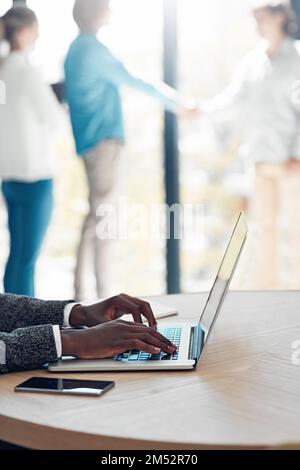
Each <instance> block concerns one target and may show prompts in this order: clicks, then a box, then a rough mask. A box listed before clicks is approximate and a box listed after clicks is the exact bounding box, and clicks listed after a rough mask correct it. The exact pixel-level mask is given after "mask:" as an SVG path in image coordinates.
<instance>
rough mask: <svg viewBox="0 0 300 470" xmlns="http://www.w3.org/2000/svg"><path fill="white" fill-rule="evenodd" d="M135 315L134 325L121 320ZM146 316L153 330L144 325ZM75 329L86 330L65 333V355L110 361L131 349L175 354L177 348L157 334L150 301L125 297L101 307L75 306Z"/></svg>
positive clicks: (72, 315)
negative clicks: (125, 316) (111, 358)
mask: <svg viewBox="0 0 300 470" xmlns="http://www.w3.org/2000/svg"><path fill="white" fill-rule="evenodd" d="M124 314H131V315H132V317H133V323H131V322H127V321H123V320H121V317H122V316H123V315H124ZM143 317H144V318H146V319H147V320H148V323H149V327H148V326H144V325H143ZM69 322H70V325H71V326H72V327H79V326H86V327H88V328H86V329H78V330H76V329H74V330H69V331H68V330H65V331H61V339H62V354H63V356H74V357H77V358H79V359H107V358H110V357H113V356H115V355H117V354H121V353H124V352H126V351H129V350H133V349H134V350H138V351H144V352H147V353H149V354H159V353H160V352H161V351H163V352H166V353H167V354H173V353H174V352H175V351H176V346H175V345H174V344H172V343H171V342H170V341H169V340H168V339H166V338H165V337H164V336H162V335H161V334H160V333H158V331H157V323H156V320H155V318H154V314H153V312H152V309H151V306H150V304H149V303H148V302H145V301H143V300H140V299H137V298H135V297H130V296H129V295H126V294H121V295H118V296H116V297H112V298H110V299H107V300H104V301H103V302H100V303H98V304H94V305H90V306H83V305H76V306H74V307H73V309H72V311H71V314H70V319H69Z"/></svg>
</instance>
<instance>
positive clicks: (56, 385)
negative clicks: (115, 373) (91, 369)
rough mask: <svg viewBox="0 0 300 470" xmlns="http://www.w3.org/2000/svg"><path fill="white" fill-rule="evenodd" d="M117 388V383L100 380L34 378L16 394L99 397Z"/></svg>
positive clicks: (27, 381) (19, 388)
mask: <svg viewBox="0 0 300 470" xmlns="http://www.w3.org/2000/svg"><path fill="white" fill-rule="evenodd" d="M114 386H115V382H105V381H100V380H75V379H52V378H51V379H48V378H45V377H32V378H31V379H29V380H26V382H23V383H21V384H20V385H17V387H16V388H15V391H16V392H31V393H56V394H64V395H77V396H78V395H79V396H81V395H84V396H89V397H99V396H101V395H103V394H104V393H105V392H107V391H108V390H110V389H111V388H113V387H114Z"/></svg>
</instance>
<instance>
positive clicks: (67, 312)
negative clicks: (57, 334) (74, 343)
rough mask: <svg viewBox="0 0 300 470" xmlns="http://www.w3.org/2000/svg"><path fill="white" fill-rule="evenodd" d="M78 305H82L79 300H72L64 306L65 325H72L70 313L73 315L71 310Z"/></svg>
mask: <svg viewBox="0 0 300 470" xmlns="http://www.w3.org/2000/svg"><path fill="white" fill-rule="evenodd" d="M76 305H81V304H79V303H78V302H77V303H76V302H72V303H70V304H68V305H66V306H65V308H64V324H63V326H71V325H70V315H71V312H72V310H73V308H74V307H76Z"/></svg>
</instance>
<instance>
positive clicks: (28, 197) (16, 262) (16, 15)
mask: <svg viewBox="0 0 300 470" xmlns="http://www.w3.org/2000/svg"><path fill="white" fill-rule="evenodd" d="M0 22H1V25H2V27H1V29H2V30H3V38H2V39H3V40H6V41H7V43H8V44H9V48H10V52H9V54H8V56H7V57H6V58H5V59H4V61H2V62H1V64H0V82H1V83H2V84H4V86H3V87H2V88H3V89H4V91H5V96H4V97H5V100H3V104H0V178H1V179H2V192H3V196H4V199H5V202H6V207H7V211H8V227H9V232H10V254H9V258H8V262H7V265H6V269H5V275H4V289H5V292H7V293H11V294H19V295H28V296H34V269H35V264H36V260H37V257H38V255H39V253H40V249H41V246H42V242H43V240H44V237H45V234H46V232H47V229H48V226H49V223H50V218H51V213H52V209H53V177H54V175H55V170H56V162H55V147H54V132H55V131H56V130H57V127H58V125H59V124H60V123H61V117H62V115H61V113H62V111H61V109H60V107H59V104H58V102H57V100H56V97H55V95H54V93H53V92H52V90H51V88H50V87H49V86H48V85H46V84H45V83H44V81H43V79H42V77H41V75H40V74H39V72H38V70H37V69H36V68H35V67H34V66H33V65H31V64H30V63H29V60H28V54H29V53H30V52H31V51H32V49H33V48H34V45H35V43H36V40H37V38H38V21H37V18H36V15H35V14H34V12H33V11H31V10H29V9H28V8H26V7H23V6H18V7H14V8H12V9H10V10H9V11H8V12H7V13H6V14H5V15H4V16H3V17H2V18H1V20H0Z"/></svg>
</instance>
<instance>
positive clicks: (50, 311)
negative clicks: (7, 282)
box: [0, 294, 74, 333]
mask: <svg viewBox="0 0 300 470" xmlns="http://www.w3.org/2000/svg"><path fill="white" fill-rule="evenodd" d="M71 302H74V300H68V301H65V302H62V301H45V300H38V299H32V298H30V297H21V296H16V295H1V294H0V332H5V333H11V332H12V331H14V330H16V329H18V328H25V327H29V326H38V325H59V326H62V325H63V320H64V308H65V306H66V305H68V304H69V303H71Z"/></svg>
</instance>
